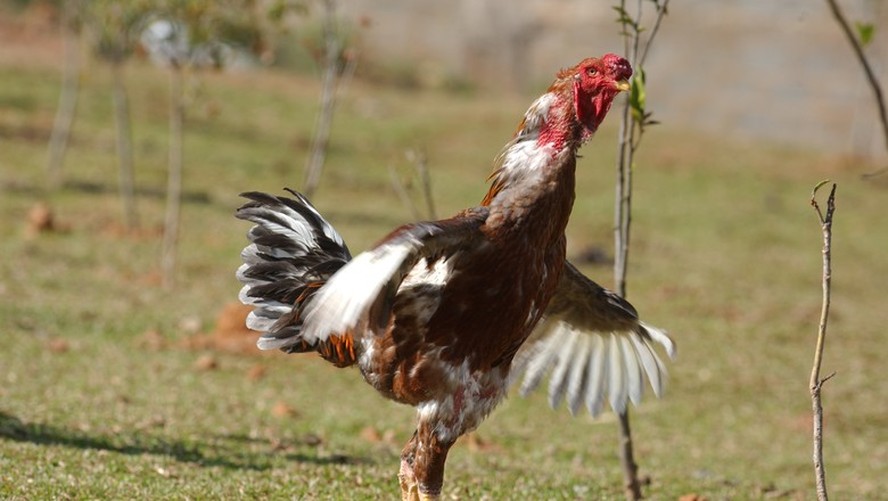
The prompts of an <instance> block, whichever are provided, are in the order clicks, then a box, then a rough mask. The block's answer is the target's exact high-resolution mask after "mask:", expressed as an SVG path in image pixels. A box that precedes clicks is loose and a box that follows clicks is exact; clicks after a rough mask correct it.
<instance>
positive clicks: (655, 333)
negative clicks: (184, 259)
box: [236, 54, 674, 499]
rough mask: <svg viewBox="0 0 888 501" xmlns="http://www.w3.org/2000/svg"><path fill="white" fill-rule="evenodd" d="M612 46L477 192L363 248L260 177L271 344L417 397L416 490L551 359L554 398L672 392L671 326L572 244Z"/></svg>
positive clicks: (588, 402)
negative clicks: (596, 270)
mask: <svg viewBox="0 0 888 501" xmlns="http://www.w3.org/2000/svg"><path fill="white" fill-rule="evenodd" d="M631 75H632V69H631V66H630V65H629V62H628V61H626V60H625V59H623V58H622V57H619V56H617V55H614V54H607V55H605V56H603V57H601V58H588V59H585V60H583V61H581V62H580V63H579V64H577V65H576V66H574V67H572V68H569V69H565V70H561V71H560V72H559V73H558V74H557V77H556V79H555V81H554V83H552V85H551V87H549V90H548V91H547V92H546V93H545V94H543V95H542V96H541V97H539V98H538V99H537V100H536V101H534V102H533V104H531V106H530V108H529V109H528V110H527V112H526V113H525V114H524V119H523V120H522V122H521V124H520V125H519V127H518V130H517V132H516V133H515V135H514V137H513V138H512V140H511V141H509V142H508V143H507V144H506V146H505V147H504V148H503V150H502V152H501V153H500V154H499V156H498V157H497V158H496V161H495V169H494V171H493V174H492V175H491V177H490V179H491V184H490V188H489V190H488V192H487V195H486V196H485V197H484V199H483V200H482V201H481V203H480V205H479V206H477V207H473V208H470V209H466V210H463V211H462V212H459V213H458V214H456V215H455V216H453V217H451V218H449V219H444V220H440V221H432V222H419V223H415V224H408V225H405V226H402V227H400V228H398V229H396V230H395V231H393V232H392V233H390V234H389V235H388V236H386V237H385V238H383V239H382V240H381V241H380V242H379V243H378V244H376V245H375V246H374V247H373V248H372V249H370V250H368V251H366V252H363V253H361V254H358V255H357V256H356V257H354V258H352V256H351V254H350V252H349V250H348V248H347V247H346V245H345V243H344V242H343V239H342V237H341V236H340V235H339V233H338V232H337V231H336V230H335V229H334V228H333V227H332V226H331V225H330V224H329V223H328V222H327V221H326V220H325V219H324V218H323V217H322V216H321V215H320V213H319V212H318V211H317V210H316V209H315V208H314V207H313V206H312V205H311V203H309V201H308V200H307V199H306V198H305V197H304V196H302V195H301V194H299V193H296V192H292V191H291V192H290V193H291V195H292V197H293V198H289V197H283V196H274V195H270V194H265V193H258V192H250V193H244V194H243V196H244V197H246V198H247V199H249V200H250V201H249V202H248V203H246V204H245V205H244V206H242V207H241V208H240V209H238V211H237V214H236V216H237V217H238V218H240V219H245V220H248V221H251V222H253V223H255V224H256V226H254V227H253V228H252V229H251V230H250V231H249V233H248V238H249V240H250V242H251V243H250V244H249V245H248V246H247V247H246V248H245V249H244V251H243V253H242V258H243V265H241V267H240V268H239V269H238V272H237V276H238V278H239V280H240V281H241V282H242V283H243V284H244V285H243V288H242V289H241V292H240V299H241V301H243V302H244V303H245V304H248V305H251V306H253V308H254V309H253V311H252V312H251V313H250V315H249V316H248V318H247V325H248V327H250V328H251V329H254V330H256V331H260V332H262V335H261V337H260V338H259V340H258V346H259V348H260V349H263V350H271V349H280V350H283V351H285V352H287V353H302V352H317V353H319V354H320V356H321V357H323V358H324V359H326V360H328V361H329V362H331V363H333V364H334V365H335V366H337V367H349V366H354V365H356V366H357V367H358V368H359V370H360V371H361V374H362V375H363V377H364V379H365V380H366V382H367V383H369V384H370V385H371V386H373V388H375V389H376V390H377V391H378V392H379V393H381V394H382V395H383V396H385V397H387V398H389V399H392V400H395V401H397V402H401V403H404V404H409V405H412V406H414V407H415V408H416V409H417V423H416V431H415V432H414V434H413V438H411V439H410V441H409V442H408V443H407V445H406V446H405V447H404V449H403V452H402V453H401V465H400V471H399V475H398V477H399V481H400V487H401V495H402V498H403V499H438V498H439V496H440V493H441V488H442V485H443V482H444V463H445V460H446V458H447V453H448V450H449V449H450V447H451V446H452V445H453V444H454V442H456V440H457V439H458V438H459V437H460V436H461V435H463V434H465V433H466V432H469V431H471V430H473V429H475V428H476V427H478V425H479V424H480V423H481V422H482V421H483V420H484V418H485V417H486V416H487V415H488V414H489V413H490V412H491V411H492V410H493V409H494V407H496V405H497V404H498V403H499V402H500V401H501V400H502V399H503V397H504V396H505V395H506V393H507V390H508V388H509V387H510V385H511V384H512V383H513V382H516V381H517V380H519V379H521V376H522V375H523V376H524V378H523V381H522V382H521V384H520V386H521V388H520V389H521V392H522V393H526V392H529V391H531V390H533V389H534V388H535V387H536V386H537V385H538V384H539V383H540V382H541V381H542V380H543V379H544V378H545V376H546V375H547V374H551V376H550V378H549V379H550V384H549V399H550V403H551V405H552V406H553V407H554V406H557V405H558V404H559V402H560V401H561V400H562V399H566V401H567V405H568V407H569V409H570V411H571V412H574V413H575V412H576V411H577V410H578V409H579V408H580V407H581V406H585V407H586V408H587V409H588V410H589V412H591V413H592V414H593V415H597V414H599V413H600V412H601V411H602V410H603V408H604V406H605V404H606V403H609V404H610V406H611V407H612V408H613V409H614V410H615V411H617V412H622V411H623V410H624V409H625V407H626V405H627V401H632V402H633V403H636V404H637V403H638V401H639V400H640V398H641V394H642V389H643V386H644V379H645V376H646V377H647V379H648V380H649V381H650V384H651V386H652V388H653V391H654V393H655V394H657V395H658V396H659V394H660V392H661V390H662V388H663V384H664V380H665V368H664V365H663V362H662V361H661V358H660V356H659V355H658V352H657V350H656V349H655V346H656V345H660V346H661V347H662V348H664V349H665V351H666V352H667V353H668V354H669V355H670V356H672V355H673V352H674V345H673V342H672V341H671V339H670V338H669V337H668V336H667V335H666V334H665V333H664V332H663V331H661V330H658V329H656V328H653V327H651V326H648V325H646V324H644V323H642V322H641V321H639V319H638V315H637V313H636V311H635V309H634V308H633V307H632V305H630V304H629V303H628V302H626V301H625V300H623V299H621V298H620V297H619V296H617V295H616V294H614V293H612V292H610V291H608V290H606V289H604V288H602V287H600V286H598V285H597V284H596V283H594V282H592V281H591V280H589V279H588V278H586V277H585V276H583V275H582V274H581V273H580V272H579V271H578V270H577V269H576V268H575V267H574V266H573V265H571V264H570V263H568V262H566V260H565V234H564V231H565V227H566V225H567V221H568V217H569V216H570V212H571V208H572V206H573V201H574V184H575V182H574V174H575V169H576V158H577V150H578V149H579V147H580V146H581V145H582V144H583V143H584V142H585V141H586V140H587V139H589V138H590V137H591V136H592V135H593V134H594V133H595V131H596V130H597V129H598V126H599V125H600V124H601V122H602V120H604V117H605V115H607V112H608V110H609V109H610V107H611V103H612V102H613V100H614V98H615V97H616V96H617V95H618V94H619V93H620V92H621V91H625V90H628V89H629V84H628V79H629V77H630V76H631Z"/></svg>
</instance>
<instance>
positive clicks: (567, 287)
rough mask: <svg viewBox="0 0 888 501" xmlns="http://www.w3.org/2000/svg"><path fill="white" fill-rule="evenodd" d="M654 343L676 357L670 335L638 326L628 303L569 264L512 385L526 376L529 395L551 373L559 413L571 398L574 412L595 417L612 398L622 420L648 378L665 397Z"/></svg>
mask: <svg viewBox="0 0 888 501" xmlns="http://www.w3.org/2000/svg"><path fill="white" fill-rule="evenodd" d="M655 344H659V345H661V346H662V347H663V348H664V349H665V350H666V353H667V354H668V355H669V356H670V357H673V356H674V355H675V344H674V343H673V341H672V340H671V339H670V338H669V336H667V335H666V333H665V332H663V331H661V330H659V329H657V328H654V327H651V326H649V325H646V324H644V323H642V322H641V321H639V320H638V314H637V312H636V311H635V308H633V307H632V305H631V304H629V303H628V302H627V301H626V300H624V299H623V298H621V297H619V296H617V295H616V294H615V293H613V292H611V291H609V290H607V289H605V288H603V287H601V286H600V285H598V284H596V283H595V282H593V281H591V280H589V279H588V278H586V277H585V276H584V275H583V274H582V273H580V272H579V270H577V269H576V268H575V267H574V266H573V265H571V264H570V263H568V262H565V263H564V271H563V273H562V276H561V279H560V281H559V283H558V289H557V290H556V292H555V296H554V297H553V298H552V300H551V302H550V303H549V306H548V308H547V309H546V312H545V314H544V316H543V319H542V320H541V321H540V323H539V324H537V326H536V328H535V330H534V331H533V333H531V335H530V337H529V338H528V339H527V341H525V343H524V345H522V347H521V350H519V352H518V354H517V355H516V356H515V360H514V362H513V367H512V380H513V381H514V380H516V379H517V378H518V377H519V376H520V375H521V374H522V373H524V381H523V382H522V384H521V389H520V391H521V393H522V394H524V395H526V394H527V393H529V392H531V391H533V390H534V389H535V388H536V387H537V386H538V385H539V383H540V382H541V381H542V379H543V378H544V377H545V376H546V374H547V373H549V372H551V377H550V383H549V403H550V404H551V405H552V407H556V406H557V405H558V404H559V403H560V402H561V399H562V398H564V397H565V396H566V397H567V405H568V408H569V409H570V412H571V413H576V412H577V410H578V409H579V407H580V405H583V404H584V405H585V406H586V408H587V409H588V410H589V412H590V413H591V414H592V415H593V416H596V415H598V414H599V413H601V411H602V409H603V407H604V402H605V399H607V400H609V402H610V405H611V407H612V408H613V409H614V411H616V412H618V413H620V412H623V411H624V410H625V408H626V402H627V400H631V401H632V402H633V403H634V404H636V405H637V404H638V403H639V401H640V400H641V394H642V391H643V387H644V378H645V375H646V376H647V379H648V380H650V383H651V387H652V388H653V390H654V393H655V394H656V395H657V396H660V394H661V392H662V391H663V386H664V383H665V379H666V369H665V367H664V365H663V362H662V361H661V360H660V357H659V355H658V354H657V351H656V350H655V349H654V345H655Z"/></svg>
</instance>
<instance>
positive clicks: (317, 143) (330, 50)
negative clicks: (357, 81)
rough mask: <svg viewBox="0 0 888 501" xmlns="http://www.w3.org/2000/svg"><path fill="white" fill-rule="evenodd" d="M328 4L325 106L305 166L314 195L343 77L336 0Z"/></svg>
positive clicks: (309, 190)
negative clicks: (340, 73)
mask: <svg viewBox="0 0 888 501" xmlns="http://www.w3.org/2000/svg"><path fill="white" fill-rule="evenodd" d="M321 3H322V4H323V6H324V21H323V23H324V28H323V32H324V77H323V83H322V84H321V87H322V88H321V109H320V111H319V112H318V118H317V122H316V124H315V135H314V139H313V140H312V142H311V153H310V155H309V157H308V164H307V165H306V167H305V185H304V186H303V188H302V191H303V192H304V193H305V195H306V196H308V197H311V196H312V194H314V192H315V190H316V189H317V187H318V184H319V183H320V181H321V171H322V170H323V168H324V161H325V160H326V157H327V147H328V145H329V142H330V127H331V125H332V122H333V110H334V109H335V108H336V85H337V84H336V82H337V80H338V79H339V56H340V49H341V47H340V44H339V37H338V35H337V33H336V29H335V21H336V0H323V1H322V2H321Z"/></svg>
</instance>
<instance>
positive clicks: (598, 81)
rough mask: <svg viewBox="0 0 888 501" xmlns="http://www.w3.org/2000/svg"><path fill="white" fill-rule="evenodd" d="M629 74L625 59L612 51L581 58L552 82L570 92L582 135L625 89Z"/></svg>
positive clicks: (597, 122) (590, 130) (589, 131)
mask: <svg viewBox="0 0 888 501" xmlns="http://www.w3.org/2000/svg"><path fill="white" fill-rule="evenodd" d="M631 76H632V66H631V65H630V64H629V61H627V60H626V59H624V58H622V57H620V56H618V55H616V54H605V55H604V56H602V57H600V58H596V57H590V58H587V59H584V60H582V61H580V63H579V64H577V65H576V66H574V67H573V68H568V69H566V70H562V71H561V72H560V73H559V74H558V79H557V80H556V85H558V84H561V85H560V86H563V87H562V88H563V91H567V92H572V94H573V101H574V109H575V111H576V117H577V121H579V122H580V124H582V125H583V127H584V128H585V129H586V131H585V134H584V136H585V135H587V134H590V135H591V133H593V132H595V131H596V130H597V129H598V126H599V125H600V124H601V122H602V121H603V120H604V117H605V115H607V112H608V110H610V107H611V103H613V100H614V98H615V97H616V96H617V94H619V93H620V92H622V91H626V90H629V77H631Z"/></svg>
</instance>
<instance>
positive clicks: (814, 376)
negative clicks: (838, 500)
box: [809, 181, 836, 501]
mask: <svg viewBox="0 0 888 501" xmlns="http://www.w3.org/2000/svg"><path fill="white" fill-rule="evenodd" d="M827 182H828V181H823V182H821V183H820V184H818V185H817V186H815V187H814V191H813V192H812V193H811V205H812V206H813V207H814V210H815V211H817V217H818V218H819V219H820V227H821V231H822V232H823V280H822V288H823V303H822V306H821V309H820V326H819V328H818V330H817V345H816V347H815V350H814V366H813V367H812V369H811V379H810V381H809V388H810V390H811V403H812V407H813V411H814V479H815V482H816V486H817V499H818V500H819V501H827V500H828V499H829V497H828V495H827V490H826V468H825V467H824V464H823V404H822V402H821V394H820V392H821V389H822V388H823V383H825V382H826V381H828V380H829V379H830V378H831V377H833V376H834V375H835V373H833V374H830V375H829V376H827V377H825V378H823V379H821V378H820V370H821V369H820V368H821V364H822V363H823V348H824V343H825V342H826V325H827V321H828V320H829V303H830V292H831V291H830V284H831V280H832V222H833V213H834V212H835V210H836V185H835V183H833V185H832V189H831V190H830V192H829V198H828V199H827V202H826V213H825V214H824V213H823V212H822V211H821V210H820V205H819V204H818V203H817V199H816V196H817V190H818V189H820V187H822V186H823V185H824V184H826V183H827Z"/></svg>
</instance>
